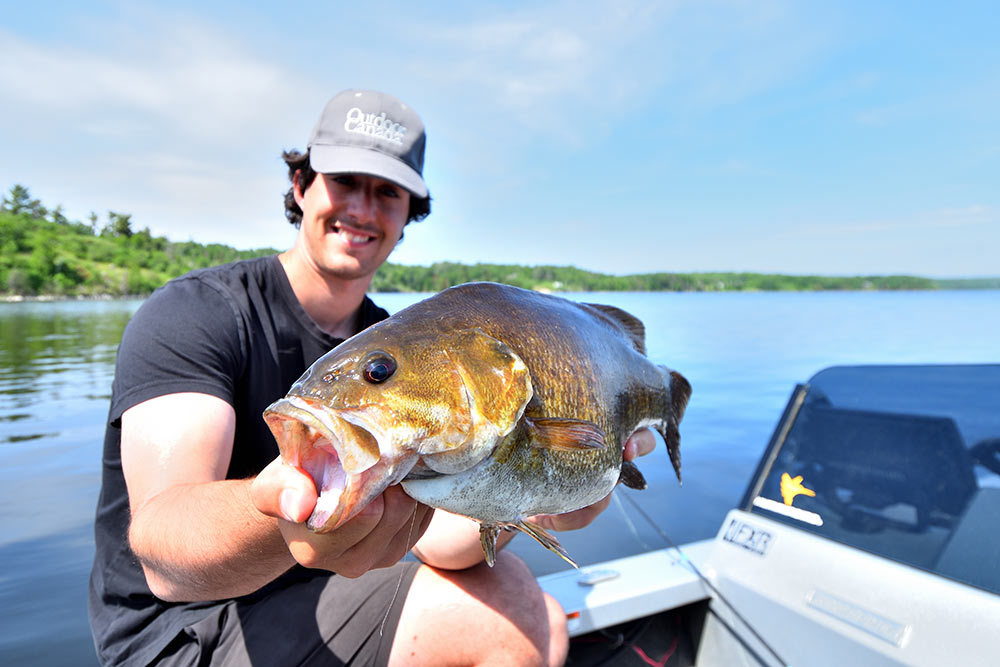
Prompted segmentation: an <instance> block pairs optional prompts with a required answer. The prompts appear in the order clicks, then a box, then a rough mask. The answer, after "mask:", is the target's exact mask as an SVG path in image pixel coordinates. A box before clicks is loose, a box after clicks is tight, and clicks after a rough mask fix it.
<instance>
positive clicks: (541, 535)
mask: <svg viewBox="0 0 1000 667" xmlns="http://www.w3.org/2000/svg"><path fill="white" fill-rule="evenodd" d="M501 525H502V526H503V527H504V528H507V529H510V528H514V529H517V530H519V531H521V532H522V533H525V534H526V535H531V536H532V537H533V538H535V540H537V541H538V543H539V544H541V545H542V546H543V547H545V548H546V549H548V550H549V551H551V552H553V553H554V554H556V555H557V556H559V557H560V558H562V559H563V560H564V561H566V562H567V563H569V564H570V565H572V566H573V567H579V565H577V564H576V563H575V562H574V561H573V559H572V558H570V557H569V553H568V552H567V551H566V549H564V548H563V545H561V544H559V540H557V539H556V538H555V536H553V535H552V533H550V532H549V531H547V530H545V529H544V528H542V527H541V526H537V525H535V524H533V523H528V522H527V521H517V522H514V523H505V524H501ZM479 535H480V538H482V529H480V533H479Z"/></svg>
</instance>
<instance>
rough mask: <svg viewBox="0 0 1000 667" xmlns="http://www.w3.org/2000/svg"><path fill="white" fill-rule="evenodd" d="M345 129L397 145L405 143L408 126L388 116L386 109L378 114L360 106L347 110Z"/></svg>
mask: <svg viewBox="0 0 1000 667" xmlns="http://www.w3.org/2000/svg"><path fill="white" fill-rule="evenodd" d="M344 129H345V130H346V131H348V132H354V133H355V134H365V135H368V136H370V137H376V138H378V139H383V140H384V141H388V142H389V143H392V144H396V145H397V146H402V145H403V135H404V134H406V127H405V126H403V125H400V124H399V123H396V122H394V121H393V120H392V119H391V118H388V117H386V115H385V112H384V111H383V112H382V113H381V114H379V115H377V116H376V115H375V114H373V113H365V112H364V111H362V110H361V109H359V108H358V107H354V108H353V109H351V110H350V111H348V112H347V120H346V121H344Z"/></svg>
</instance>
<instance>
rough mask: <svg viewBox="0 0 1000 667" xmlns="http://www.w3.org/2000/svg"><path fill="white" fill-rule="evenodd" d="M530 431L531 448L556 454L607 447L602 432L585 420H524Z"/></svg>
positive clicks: (541, 418) (556, 418)
mask: <svg viewBox="0 0 1000 667" xmlns="http://www.w3.org/2000/svg"><path fill="white" fill-rule="evenodd" d="M525 423H526V424H527V426H528V428H529V429H530V430H531V446H532V447H535V448H537V449H552V450H555V451H558V452H578V451H587V450H592V449H603V448H604V447H606V446H607V443H606V441H605V439H604V430H603V429H602V428H601V427H600V426H598V425H597V424H595V423H594V422H592V421H587V420H586V419H568V418H562V417H536V418H526V419H525Z"/></svg>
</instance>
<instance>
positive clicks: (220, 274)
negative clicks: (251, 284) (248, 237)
mask: <svg viewBox="0 0 1000 667" xmlns="http://www.w3.org/2000/svg"><path fill="white" fill-rule="evenodd" d="M277 265H278V259H277V256H276V255H264V256H262V257H253V258H251V259H239V260H236V261H235V262H229V263H228V264H218V265H216V266H209V267H206V268H203V269H194V270H193V271H189V272H188V273H185V274H184V275H182V276H179V277H177V278H174V279H173V280H171V281H170V282H168V283H167V285H170V284H171V283H178V282H181V283H183V282H184V281H200V282H205V283H215V284H223V285H224V284H245V282H246V281H247V280H254V281H260V280H262V279H266V278H267V277H269V276H272V275H273V274H274V269H275V267H276V266H277Z"/></svg>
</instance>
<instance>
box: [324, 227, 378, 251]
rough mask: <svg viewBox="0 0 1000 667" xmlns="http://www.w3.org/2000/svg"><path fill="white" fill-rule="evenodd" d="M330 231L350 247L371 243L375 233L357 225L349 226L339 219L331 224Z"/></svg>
mask: <svg viewBox="0 0 1000 667" xmlns="http://www.w3.org/2000/svg"><path fill="white" fill-rule="evenodd" d="M332 232H333V233H334V234H336V235H337V236H338V237H339V238H340V239H341V240H342V241H343V242H344V243H345V244H346V245H348V246H350V247H355V248H356V247H360V246H364V245H368V244H369V243H373V242H374V241H375V239H376V238H378V237H377V236H376V235H374V234H371V233H369V232H366V231H364V230H362V229H359V228H358V227H351V226H349V225H346V224H344V223H343V222H341V221H339V220H335V221H334V223H333V225H332Z"/></svg>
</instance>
